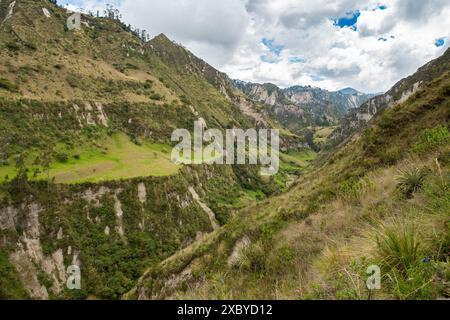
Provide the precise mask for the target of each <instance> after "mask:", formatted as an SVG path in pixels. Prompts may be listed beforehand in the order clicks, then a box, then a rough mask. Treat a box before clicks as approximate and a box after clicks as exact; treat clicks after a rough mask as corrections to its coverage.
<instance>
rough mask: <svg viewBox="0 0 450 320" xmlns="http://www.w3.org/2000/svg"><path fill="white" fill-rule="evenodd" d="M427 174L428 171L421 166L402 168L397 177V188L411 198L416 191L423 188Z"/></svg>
mask: <svg viewBox="0 0 450 320" xmlns="http://www.w3.org/2000/svg"><path fill="white" fill-rule="evenodd" d="M426 176H427V173H426V171H425V170H423V169H419V168H410V169H405V170H400V171H399V175H398V177H397V180H398V185H397V190H398V191H399V192H400V193H401V194H402V195H403V196H405V197H406V198H408V199H410V198H412V196H413V195H414V193H416V192H419V191H420V190H422V189H423V185H424V183H425V178H426Z"/></svg>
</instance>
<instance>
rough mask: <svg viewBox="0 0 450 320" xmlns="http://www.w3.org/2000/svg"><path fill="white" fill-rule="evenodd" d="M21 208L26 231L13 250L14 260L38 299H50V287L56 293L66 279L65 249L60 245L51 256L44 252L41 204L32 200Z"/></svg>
mask: <svg viewBox="0 0 450 320" xmlns="http://www.w3.org/2000/svg"><path fill="white" fill-rule="evenodd" d="M20 210H21V211H24V212H25V217H24V221H22V223H21V225H22V229H23V232H22V235H21V236H20V237H19V241H18V244H17V249H16V250H15V251H14V252H13V253H11V254H10V260H11V262H12V263H13V265H14V266H15V267H16V269H17V271H18V274H19V277H20V278H21V281H22V284H23V286H24V287H25V289H26V290H27V291H28V293H29V294H30V296H31V297H33V298H36V299H48V297H49V292H48V289H49V290H51V291H52V292H53V293H54V294H56V295H57V294H60V293H61V292H62V290H63V285H64V284H65V281H66V274H65V266H64V255H63V251H62V249H59V250H57V251H55V252H53V253H52V254H51V255H49V256H46V255H44V252H43V249H42V244H41V240H40V236H41V234H40V223H39V215H40V214H41V212H42V211H43V210H44V209H43V208H42V207H41V206H40V205H39V204H36V203H30V204H29V205H24V206H22V208H21V209H20ZM8 211H9V212H18V211H19V210H18V209H11V208H9V209H7V210H6V212H8ZM14 228H15V226H14ZM40 271H42V272H44V273H45V274H46V276H47V277H48V278H49V279H50V280H51V282H52V287H51V288H46V287H45V286H43V285H42V284H41V283H40V282H39V279H38V274H39V272H40Z"/></svg>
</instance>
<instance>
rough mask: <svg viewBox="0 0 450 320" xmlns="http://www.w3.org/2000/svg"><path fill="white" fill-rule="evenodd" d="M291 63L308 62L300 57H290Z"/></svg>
mask: <svg viewBox="0 0 450 320" xmlns="http://www.w3.org/2000/svg"><path fill="white" fill-rule="evenodd" d="M289 62H290V63H305V62H306V60H305V59H303V58H300V57H289Z"/></svg>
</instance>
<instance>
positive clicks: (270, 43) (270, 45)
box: [261, 38, 284, 56]
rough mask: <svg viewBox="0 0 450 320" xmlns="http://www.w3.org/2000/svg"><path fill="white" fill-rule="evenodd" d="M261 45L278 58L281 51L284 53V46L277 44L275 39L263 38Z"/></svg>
mask: <svg viewBox="0 0 450 320" xmlns="http://www.w3.org/2000/svg"><path fill="white" fill-rule="evenodd" d="M261 43H262V44H263V45H264V46H265V47H266V48H267V49H269V51H270V52H271V53H273V54H275V55H276V56H280V54H281V51H283V49H284V46H283V45H280V44H275V39H267V38H262V39H261Z"/></svg>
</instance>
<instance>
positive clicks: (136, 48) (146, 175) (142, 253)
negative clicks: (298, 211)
mask: <svg viewBox="0 0 450 320" xmlns="http://www.w3.org/2000/svg"><path fill="white" fill-rule="evenodd" d="M53 2H54V1H47V0H39V1H36V0H17V1H1V2H0V299H3V298H32V299H48V298H50V299H51V298H67V299H85V298H119V297H121V296H122V295H123V294H124V293H126V292H128V291H129V290H130V289H132V288H133V287H134V286H135V285H136V284H137V280H138V278H139V277H140V276H141V274H142V273H143V272H144V270H145V269H146V268H147V267H148V266H149V265H153V264H158V263H159V262H161V261H162V260H164V259H165V258H167V257H168V256H171V255H172V254H175V253H176V252H177V251H178V250H180V249H182V248H185V247H186V246H188V245H189V244H190V243H192V242H193V241H195V240H196V239H200V238H202V237H204V236H205V235H206V234H207V233H209V232H211V231H213V230H214V229H215V228H217V227H219V226H221V225H224V224H226V223H227V221H229V220H230V219H231V218H232V217H233V216H234V214H235V212H236V211H237V210H239V209H241V208H243V207H245V206H247V205H248V204H250V203H254V202H257V201H261V200H262V199H264V198H266V197H267V196H269V195H271V194H274V193H277V192H280V191H281V190H282V189H285V188H286V185H287V183H288V182H289V181H291V180H292V177H293V175H298V174H299V173H301V171H302V170H303V167H305V166H308V165H309V162H310V161H311V160H312V159H313V158H314V156H315V155H314V153H313V152H311V151H302V150H300V149H301V148H299V147H301V146H302V145H301V143H302V141H301V139H299V138H298V137H296V136H295V135H293V134H291V133H289V132H288V131H287V130H283V131H282V134H283V136H284V138H283V140H284V150H286V151H288V149H289V148H290V147H292V148H293V149H294V150H297V151H296V152H295V153H290V154H284V155H283V159H284V161H283V164H282V169H281V171H280V174H279V175H277V176H276V177H273V178H270V179H263V178H262V177H260V176H259V174H258V172H259V169H258V168H256V167H252V166H217V167H214V166H197V167H184V166H177V165H175V164H173V163H172V161H171V160H170V157H171V149H172V143H171V142H170V137H171V134H172V132H173V130H174V129H176V128H187V129H192V128H193V124H194V121H196V120H199V119H201V118H202V119H203V120H204V122H205V123H206V124H207V126H208V127H210V128H219V129H226V128H232V127H240V128H249V127H253V126H254V123H255V118H254V117H252V116H250V115H254V113H251V112H250V113H248V114H245V113H244V112H243V111H242V109H241V106H240V103H239V101H240V100H241V98H242V99H243V101H245V97H243V96H242V97H241V96H239V94H237V95H236V96H233V97H230V95H231V94H232V92H231V91H230V93H228V94H227V93H226V92H225V91H223V90H221V89H220V86H217V83H216V82H214V81H213V80H214V79H215V78H214V77H215V75H217V77H218V78H217V79H219V78H220V79H224V78H223V77H224V75H223V74H220V73H219V72H218V71H216V70H214V69H213V68H212V67H210V66H207V65H206V64H205V63H204V62H202V61H201V60H200V59H198V58H195V57H194V56H193V55H192V54H191V53H189V52H188V51H187V50H185V49H184V48H182V47H181V46H180V45H177V44H175V43H173V42H172V41H170V40H169V39H167V38H166V37H165V36H162V35H161V36H159V37H157V38H155V39H153V40H152V41H150V42H148V41H143V40H142V39H140V38H139V37H137V36H136V35H135V33H133V32H132V31H131V29H130V28H129V27H128V26H126V25H124V24H123V23H122V22H120V21H118V20H116V19H112V18H102V17H93V16H89V15H82V28H81V30H72V31H70V30H68V28H67V27H66V20H67V18H68V17H69V16H70V15H71V14H72V13H71V12H68V11H67V10H65V9H63V8H60V7H58V6H56V5H55V4H54V3H53ZM167 56H171V58H170V59H167ZM184 56H187V57H189V58H188V59H191V60H192V61H193V62H192V64H191V68H185V66H187V65H188V64H187V62H186V61H184V60H183V59H184V58H183V57H184ZM199 66H201V67H199ZM206 66H207V67H206ZM183 68H184V69H183ZM182 69H183V70H182ZM201 70H206V71H207V72H206V73H205V72H200V71H201ZM224 85H225V84H224ZM230 88H231V87H230ZM230 90H231V89H230ZM250 108H252V105H251V106H250ZM246 110H248V109H246ZM264 121H265V124H266V125H267V126H268V127H270V126H279V125H278V124H277V123H276V122H275V121H273V122H272V120H264ZM269 122H270V123H269ZM279 127H280V128H281V126H279ZM281 129H282V128H281ZM72 264H77V265H80V266H81V270H82V276H83V280H82V283H83V285H82V290H81V291H76V292H74V291H68V290H65V281H66V278H67V274H66V273H65V270H66V267H67V266H69V265H72Z"/></svg>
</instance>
